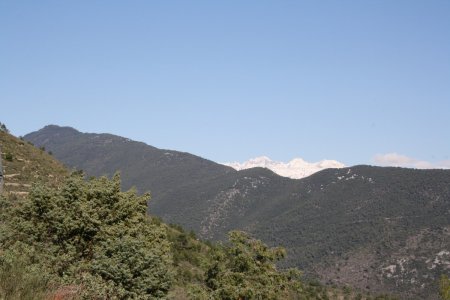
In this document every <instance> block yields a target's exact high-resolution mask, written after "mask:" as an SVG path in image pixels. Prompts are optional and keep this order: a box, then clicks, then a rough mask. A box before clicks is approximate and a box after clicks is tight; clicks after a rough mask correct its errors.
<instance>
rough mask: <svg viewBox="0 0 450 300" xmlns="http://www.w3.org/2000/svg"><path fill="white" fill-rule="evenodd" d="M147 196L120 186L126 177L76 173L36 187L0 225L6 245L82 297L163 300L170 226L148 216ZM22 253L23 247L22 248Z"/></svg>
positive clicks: (168, 273)
mask: <svg viewBox="0 0 450 300" xmlns="http://www.w3.org/2000/svg"><path fill="white" fill-rule="evenodd" d="M148 198H149V196H148V195H143V196H138V195H137V194H136V192H135V191H133V190H132V191H128V192H121V191H120V178H119V176H118V175H116V176H114V178H113V179H112V180H109V179H107V178H105V177H102V178H98V179H97V178H94V179H91V180H89V181H85V180H83V177H82V175H79V174H74V175H73V176H71V177H70V178H69V179H68V180H67V182H66V183H65V185H64V186H63V187H62V188H59V189H52V188H49V187H46V186H43V185H36V186H35V187H34V188H33V190H32V192H31V193H30V195H29V198H28V199H27V200H26V201H24V202H22V203H19V205H18V206H17V207H15V208H9V210H10V212H9V213H10V214H11V215H12V216H11V217H10V218H7V219H8V222H7V223H2V224H0V225H1V227H3V228H2V230H0V233H2V234H1V236H0V242H1V244H0V245H2V247H3V248H4V249H8V250H5V251H4V252H0V259H4V257H6V255H7V254H8V253H11V250H10V249H19V248H27V249H31V250H30V251H28V252H25V253H24V254H22V255H23V256H24V259H27V260H28V261H29V262H30V267H31V266H33V265H36V266H37V265H39V266H40V268H41V269H43V270H48V273H49V274H50V275H51V280H52V281H53V282H56V283H59V284H61V285H66V284H75V285H78V286H80V287H82V289H81V292H80V293H81V294H82V296H83V298H86V299H92V298H108V299H114V298H117V299H130V298H132V299H155V298H164V297H165V296H166V294H167V292H168V291H169V289H170V286H171V278H172V274H171V255H170V244H169V242H168V240H167V236H166V229H165V228H164V227H163V226H162V225H157V224H155V223H152V222H151V221H150V219H149V218H148V217H147V215H146V210H147V200H148ZM17 253H20V252H19V251H18V252H17Z"/></svg>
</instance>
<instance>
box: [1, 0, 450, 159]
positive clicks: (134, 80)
mask: <svg viewBox="0 0 450 300" xmlns="http://www.w3.org/2000/svg"><path fill="white" fill-rule="evenodd" d="M0 121H1V122H3V123H6V125H7V126H8V127H9V129H10V130H11V132H12V133H13V134H15V135H17V136H19V135H25V134H26V133H29V132H31V131H35V130H38V129H40V128H42V127H43V126H45V125H47V124H58V125H66V126H72V127H75V128H77V129H78V130H80V131H83V132H108V133H113V134H117V135H121V136H126V137H129V138H131V139H135V140H139V141H144V142H146V143H148V144H150V145H153V146H156V147H160V148H168V149H174V150H180V151H186V152H191V153H193V154H197V155H200V156H203V157H206V158H208V159H211V160H214V161H220V162H225V161H243V160H247V159H249V158H251V157H255V156H259V155H266V156H269V157H271V158H272V159H275V160H281V161H288V160H290V159H292V158H294V157H302V158H304V159H305V160H307V161H317V160H321V159H325V158H327V159H336V160H339V161H341V162H343V163H345V164H347V165H353V164H361V163H365V164H373V163H378V164H384V163H385V162H386V161H389V160H390V159H392V160H393V161H394V163H395V160H402V159H403V160H410V162H412V163H413V164H414V163H430V164H433V165H438V164H442V163H449V166H450V162H449V161H450V1H446V0H433V1H426V0H421V1H412V0H405V1H401V0H395V1H392V0H385V1H383V0H377V1H375V0H367V1H360V0H358V1H275V0H274V1H262V0H258V1H184V0H183V1H15V0H11V1H5V0H3V1H0ZM443 161H447V162H443Z"/></svg>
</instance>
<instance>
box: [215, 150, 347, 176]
mask: <svg viewBox="0 0 450 300" xmlns="http://www.w3.org/2000/svg"><path fill="white" fill-rule="evenodd" d="M223 165H226V166H229V167H232V168H234V169H236V170H238V171H239V170H244V169H250V168H256V167H262V168H267V169H269V170H272V171H273V172H275V173H277V174H278V175H280V176H284V177H289V178H294V179H299V178H303V177H307V176H309V175H311V174H314V173H316V172H318V171H321V170H323V169H328V168H343V167H345V165H344V164H343V163H341V162H338V161H336V160H321V161H318V162H312V163H310V162H307V161H305V160H303V159H302V158H294V159H292V160H291V161H289V162H287V163H285V162H280V161H273V160H271V159H270V158H268V157H267V156H259V157H256V158H252V159H249V160H248V161H246V162H243V163H239V162H232V163H223Z"/></svg>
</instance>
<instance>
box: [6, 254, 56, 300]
mask: <svg viewBox="0 0 450 300" xmlns="http://www.w3.org/2000/svg"><path fill="white" fill-rule="evenodd" d="M42 271H43V270H42V269H40V268H37V267H36V265H35V264H32V263H31V262H30V261H29V260H25V259H24V256H23V255H20V254H17V253H14V251H8V252H7V253H5V254H3V255H1V256H0V299H9V300H16V299H17V300H28V299H29V300H36V299H44V297H45V294H46V287H47V284H48V279H49V278H48V276H45V273H44V274H43V272H42Z"/></svg>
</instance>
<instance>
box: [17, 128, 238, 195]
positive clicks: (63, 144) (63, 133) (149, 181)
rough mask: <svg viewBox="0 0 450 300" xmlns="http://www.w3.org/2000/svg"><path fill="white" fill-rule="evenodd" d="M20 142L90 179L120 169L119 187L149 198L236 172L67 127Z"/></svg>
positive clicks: (188, 156) (180, 154)
mask: <svg viewBox="0 0 450 300" xmlns="http://www.w3.org/2000/svg"><path fill="white" fill-rule="evenodd" d="M24 139H25V140H27V141H30V142H32V143H33V144H35V145H37V146H39V147H45V149H47V150H50V151H52V153H53V155H54V156H55V158H57V159H58V160H60V161H62V162H63V163H64V164H65V165H67V166H68V167H69V168H77V169H81V170H84V171H85V172H86V173H87V174H89V175H93V176H101V175H105V174H106V175H112V174H114V173H115V172H116V171H118V170H120V172H121V175H122V185H123V188H125V189H128V188H131V187H133V186H135V187H137V189H138V191H139V192H141V193H142V192H146V191H151V192H152V196H153V197H157V195H159V194H160V193H162V192H165V191H167V190H170V189H171V188H173V187H174V186H179V185H184V184H186V183H191V182H195V181H197V180H202V179H203V178H205V177H215V176H220V175H224V174H227V173H234V172H236V171H235V170H234V169H233V168H231V167H226V166H223V165H220V164H217V163H214V162H212V161H209V160H207V159H204V158H201V157H198V156H195V155H192V154H189V153H185V152H179V151H173V150H164V149H158V148H155V147H152V146H149V145H147V144H145V143H142V142H136V141H132V140H130V139H127V138H123V137H119V136H116V135H112V134H96V133H81V132H79V131H77V130H75V129H73V128H71V127H60V126H56V125H48V126H46V127H44V128H42V129H41V130H39V131H36V132H33V133H30V134H27V135H25V136H24Z"/></svg>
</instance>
